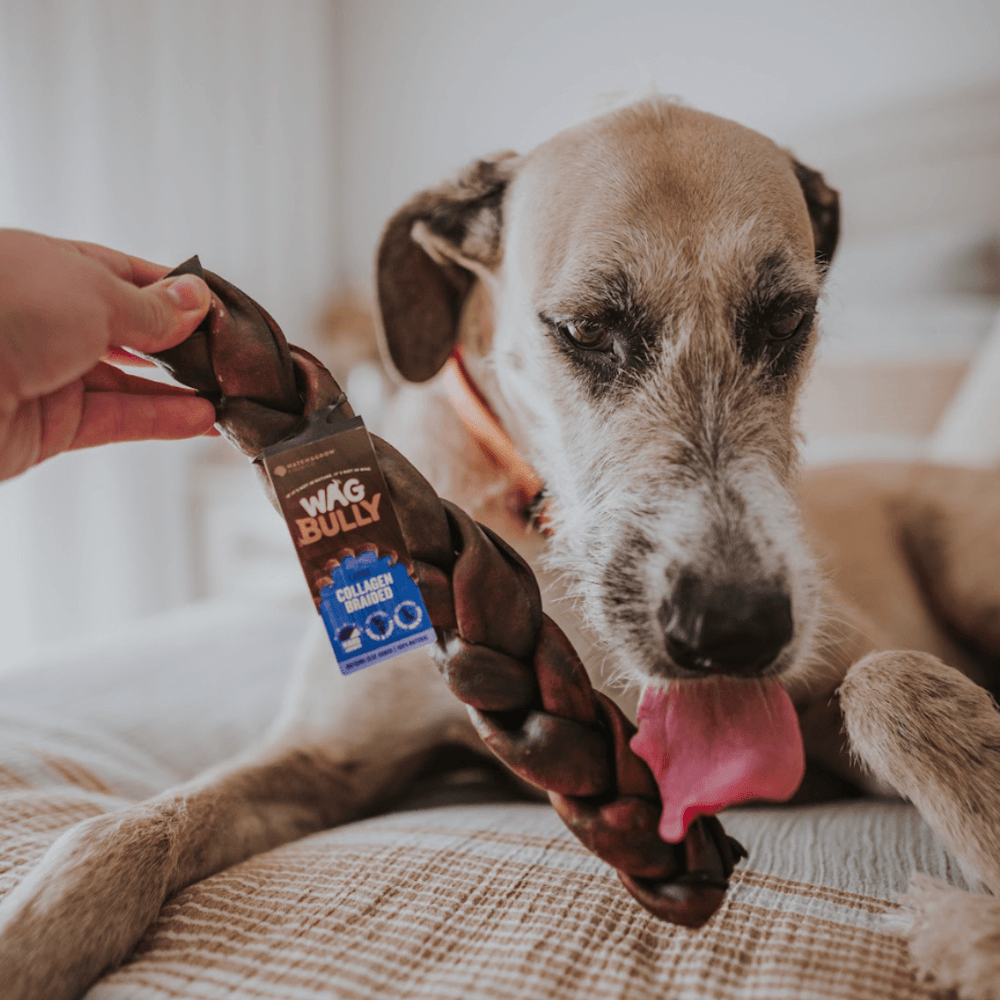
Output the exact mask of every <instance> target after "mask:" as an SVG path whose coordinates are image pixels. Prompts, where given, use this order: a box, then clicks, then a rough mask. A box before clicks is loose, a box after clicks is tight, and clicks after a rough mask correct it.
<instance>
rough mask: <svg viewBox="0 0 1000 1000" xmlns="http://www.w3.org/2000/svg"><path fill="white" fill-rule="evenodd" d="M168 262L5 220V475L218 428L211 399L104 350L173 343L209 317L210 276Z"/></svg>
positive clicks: (0, 420) (0, 430) (0, 247)
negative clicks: (130, 370)
mask: <svg viewBox="0 0 1000 1000" xmlns="http://www.w3.org/2000/svg"><path fill="white" fill-rule="evenodd" d="M168 271H169V268H166V267H161V266H160V265H158V264H151V263H149V262H148V261H144V260H140V259H139V258H137V257H129V256H127V255H126V254H122V253H118V252H117V251H115V250H109V249H107V248H105V247H101V246H97V245H95V244H92V243H75V242H71V241H68V240H59V239H54V238H52V237H48V236H41V235H39V234H37V233H29V232H24V231H21V230H11V229H6V230H0V479H7V478H10V477H11V476H16V475H18V474H19V473H21V472H23V471H24V470H25V469H28V468H30V467H31V466H33V465H37V464H38V463H39V462H42V461H44V460H45V459H47V458H51V457H52V456H53V455H57V454H59V453H60V452H62V451H67V450H69V449H73V448H89V447H92V446H94V445H99V444H109V443H111V442H113V441H139V440H144V439H151V438H159V439H170V438H184V437H194V436H196V435H198V434H204V433H205V432H207V431H209V430H210V428H211V427H212V424H213V422H214V420H215V409H214V407H213V406H212V404H211V403H210V402H208V400H205V399H201V398H199V397H198V396H196V395H195V394H194V393H193V392H191V391H190V390H188V389H181V388H179V387H175V386H169V385H163V384H162V383H159V382H151V381H149V380H148V379H143V378H139V377H138V376H135V375H129V374H126V373H125V372H123V371H121V370H120V369H119V368H116V367H115V366H114V365H112V364H108V363H107V360H102V359H113V360H117V361H121V360H128V359H129V358H130V357H131V356H130V355H128V354H127V352H126V351H125V350H123V348H133V349H135V350H137V351H142V352H145V353H153V352H155V351H162V350H165V349H166V348H168V347H173V346H174V345H175V344H179V343H180V342H181V341H182V340H184V339H185V338H187V337H188V336H190V334H191V333H192V332H193V331H194V329H195V327H196V326H197V325H198V324H199V323H200V322H201V320H202V318H203V317H204V316H205V313H206V312H207V311H208V307H209V303H210V301H211V292H210V291H209V289H208V286H207V285H206V284H205V283H204V281H202V280H201V279H200V278H197V277H195V276H194V275H182V276H179V277H176V278H170V279H168V280H166V281H163V280H161V279H162V278H163V276H164V275H165V274H166V273H167V272H168ZM131 360H132V361H136V360H138V359H134V358H131Z"/></svg>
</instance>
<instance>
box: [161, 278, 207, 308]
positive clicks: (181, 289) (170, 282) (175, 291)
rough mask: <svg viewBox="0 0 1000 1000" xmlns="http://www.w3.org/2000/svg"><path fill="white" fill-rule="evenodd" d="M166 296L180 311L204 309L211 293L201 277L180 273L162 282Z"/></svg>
mask: <svg viewBox="0 0 1000 1000" xmlns="http://www.w3.org/2000/svg"><path fill="white" fill-rule="evenodd" d="M163 288H164V290H165V291H166V294H167V298H169V299H170V300H171V301H172V302H173V304H174V305H175V306H176V308H177V309H179V310H180V311H181V312H195V311H204V309H205V306H206V305H207V304H208V297H209V295H210V294H211V293H210V292H209V290H208V286H207V285H206V284H205V282H204V281H202V280H201V278H198V277H196V276H195V275H193V274H180V275H178V276H177V277H176V278H167V280H166V281H164V282H163Z"/></svg>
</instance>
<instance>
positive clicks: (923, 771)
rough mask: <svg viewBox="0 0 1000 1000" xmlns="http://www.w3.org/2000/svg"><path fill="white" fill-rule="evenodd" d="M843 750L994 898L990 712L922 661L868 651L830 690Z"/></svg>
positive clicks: (999, 791)
mask: <svg viewBox="0 0 1000 1000" xmlns="http://www.w3.org/2000/svg"><path fill="white" fill-rule="evenodd" d="M840 701H841V707H842V709H843V711H844V719H845V722H846V725H847V733H848V736H849V737H850V741H851V748H852V750H853V751H854V752H855V753H856V754H857V755H858V756H859V757H860V758H861V760H862V761H863V763H864V764H865V765H866V766H867V767H868V768H870V769H871V770H872V771H873V772H874V773H875V775H876V776H877V777H878V778H880V779H882V780H883V781H885V782H887V783H888V784H890V785H891V786H892V787H893V788H895V789H897V790H898V791H899V792H900V793H901V794H902V795H905V796H906V797H907V798H908V799H910V801H911V802H913V803H914V805H916V806H917V808H918V809H919V810H920V812H921V814H922V815H923V816H924V818H925V819H926V820H927V822H928V823H929V824H930V825H931V827H932V828H933V829H934V831H935V833H937V834H938V836H939V837H940V838H941V840H942V841H943V842H944V844H945V845H946V846H947V847H948V849H949V850H950V851H952V853H954V854H955V855H956V856H957V857H959V858H961V859H962V861H963V862H964V863H965V864H966V865H967V866H968V867H969V868H970V869H971V870H972V871H973V872H975V874H976V875H977V876H978V877H979V878H980V879H982V880H983V882H985V883H986V885H987V886H989V888H990V890H991V891H992V892H994V893H997V894H1000V712H998V711H997V708H996V705H995V704H994V702H993V699H992V698H991V697H990V695H989V694H988V693H987V692H986V691H985V690H983V689H982V688H980V687H978V686H977V685H976V684H974V683H973V682H972V681H970V680H969V679H968V678H967V677H965V676H964V675H963V674H961V673H960V672H959V671H957V670H955V669H953V668H952V667H949V666H947V665H946V664H944V663H942V662H941V661H940V660H939V659H937V658H936V657H934V656H931V655H929V654H927V653H914V652H888V653H873V654H871V655H869V656H866V657H865V658H864V659H862V660H859V661H858V662H857V663H856V664H854V666H852V667H851V669H850V670H849V671H848V673H847V677H846V679H845V681H844V683H843V685H841V688H840Z"/></svg>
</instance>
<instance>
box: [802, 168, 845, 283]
mask: <svg viewBox="0 0 1000 1000" xmlns="http://www.w3.org/2000/svg"><path fill="white" fill-rule="evenodd" d="M792 167H793V168H794V169H795V176H796V177H798V179H799V184H800V185H801V186H802V193H803V194H804V195H805V197H806V207H807V208H808V209H809V218H810V219H812V227H813V242H814V243H815V245H816V262H817V263H818V264H822V265H823V266H824V267H826V266H827V265H829V263H830V261H832V260H833V251H834V250H836V249H837V240H838V239H839V238H840V196H839V195H838V194H837V192H836V191H834V190H833V188H832V187H829V186H828V185H827V183H826V181H824V180H823V175H822V174H821V173H820V172H819V171H818V170H813V169H812V168H811V167H807V166H805V164H802V163H799V161H798V160H796V159H795V158H794V157H792Z"/></svg>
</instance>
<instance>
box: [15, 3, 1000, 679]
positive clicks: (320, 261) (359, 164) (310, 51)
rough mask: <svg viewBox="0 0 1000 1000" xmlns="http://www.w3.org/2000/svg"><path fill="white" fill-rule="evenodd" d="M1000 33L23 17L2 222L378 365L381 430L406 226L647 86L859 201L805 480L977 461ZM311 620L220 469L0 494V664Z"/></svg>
mask: <svg viewBox="0 0 1000 1000" xmlns="http://www.w3.org/2000/svg"><path fill="white" fill-rule="evenodd" d="M998 38H1000V5H998V4H994V3H982V2H978V0H948V2H944V0H942V2H928V0H881V2H878V3H872V2H861V0H857V2H853V0H841V2H840V3H837V4H822V5H821V4H808V3H802V2H801V0H758V2H756V3H754V4H746V3H743V2H737V0H724V2H717V3H712V2H705V0H702V2H698V3H693V2H668V0H617V2H614V3H603V2H581V0H576V2H569V0H534V2H528V0H507V2H506V3H503V4H497V3H491V2H485V0H482V2H481V0H340V2H336V0H327V2H320V0H283V2H281V3H277V2H270V3H269V2H263V0H0V225H2V226H16V227H23V228H29V229H35V230H39V231H42V232H46V233H50V234H53V235H57V236H64V237H71V238H75V239H85V240H91V241H96V242H99V243H104V244H107V245H110V246H113V247H116V248H118V249H121V250H125V251H127V252H129V253H133V254H137V255H140V256H143V257H146V258H149V259H152V260H156V261H159V262H162V263H167V264H176V263H179V262H180V261H182V260H184V259H186V258H187V257H188V256H190V255H191V254H192V253H198V254H200V255H201V258H202V262H203V263H204V264H205V266H206V267H208V268H210V269H211V270H214V271H217V272H218V273H220V274H222V275H224V276H225V277H226V278H228V279H229V280H231V281H233V282H234V283H236V284H237V285H239V286H241V287H242V288H244V289H245V290H246V291H247V292H249V293H250V294H251V295H252V296H254V297H255V298H256V299H258V300H259V301H260V302H261V303H262V304H264V305H265V306H266V307H267V309H268V310H269V311H270V312H271V313H272V314H273V315H274V316H275V317H276V318H277V319H278V321H279V322H280V323H281V325H282V326H283V328H284V330H285V332H286V334H287V335H288V337H289V339H290V340H292V341H293V342H297V343H300V344H303V345H304V346H307V347H309V348H310V349H313V350H315V351H316V352H317V353H318V354H320V356H323V357H325V358H326V359H327V360H328V361H330V363H331V364H332V366H333V367H334V369H335V371H336V373H337V374H338V376H343V377H344V378H347V376H348V375H349V374H350V370H351V369H352V368H354V375H353V379H354V381H353V384H352V385H351V386H349V389H350V391H351V392H352V395H353V394H360V396H361V398H362V406H361V407H360V408H361V409H362V410H363V411H364V410H365V409H366V408H367V409H368V412H367V413H366V415H367V416H368V417H369V418H370V419H369V423H371V424H375V425H377V405H376V403H377V400H378V394H379V392H381V391H384V386H383V385H382V383H381V382H380V381H379V374H378V370H377V368H375V367H372V364H371V361H370V340H369V339H366V338H368V337H370V320H369V318H368V315H367V309H368V303H369V285H370V270H371V260H372V255H373V250H374V245H375V242H376V240H377V238H378V233H379V230H380V227H381V225H382V223H383V222H384V221H385V219H386V218H387V217H388V216H389V215H390V214H391V212H392V211H393V210H394V209H395V208H396V207H397V206H398V205H399V204H401V203H402V202H403V201H404V200H405V199H406V198H407V197H408V196H409V195H410V194H411V193H413V192H414V191H415V190H417V189H419V188H421V187H423V186H426V185H429V184H432V183H435V182H437V181H438V180H440V179H441V178H442V177H444V176H446V175H448V174H450V173H452V172H453V171H454V170H456V169H457V168H458V167H460V166H462V165H463V164H465V163H466V162H468V161H469V160H471V159H473V158H475V157H477V156H480V155H483V154H486V153H489V152H493V151H497V150H501V149H508V148H509V149H517V150H525V149H528V148H530V147H531V146H533V145H535V144H536V143H538V142H540V141H542V140H544V139H546V138H547V137H549V136H550V135H551V134H552V133H554V132H555V131H557V130H559V129H561V128H563V127H566V126H568V125H571V124H574V123H576V122H578V121H580V120H582V119H584V118H587V117H589V116H591V115H593V114H594V113H597V112H600V111H602V110H604V109H606V108H608V107H610V106H613V105H614V104H615V103H619V102H621V101H622V100H624V99H628V98H629V97H637V96H642V95H644V94H647V93H649V92H651V91H654V90H655V91H658V92H659V93H662V94H665V95H669V96H673V97H676V98H678V99H680V100H682V101H684V102H686V103H688V104H691V105H693V106H696V107H699V108H702V109H704V110H707V111H712V112H714V113H716V114H719V115H722V116H725V117H729V118H734V119H737V120H739V121H741V122H742V123H744V124H746V125H749V126H751V127H753V128H756V129H759V130H760V131H762V132H765V133H767V134H768V135H770V136H772V137H773V138H775V139H776V140H777V141H779V142H780V143H782V144H784V145H787V146H789V147H791V148H793V149H794V150H795V152H796V154H797V155H798V156H799V158H800V159H802V160H803V161H804V162H806V163H808V164H809V165H811V166H813V167H815V168H817V169H820V170H822V171H823V172H824V174H825V175H826V177H827V179H828V181H829V182H830V183H831V184H833V185H834V186H835V187H837V188H839V189H840V191H841V195H842V203H843V205H844V239H843V243H842V247H841V250H840V252H839V256H838V259H837V261H836V262H835V264H834V267H833V270H832V273H831V276H830V281H829V292H828V298H827V302H826V308H825V333H824V340H823V347H822V352H821V356H820V359H819V364H818V365H817V370H816V374H815V376H814V379H813V382H812V384H811V386H810V388H809V393H808V395H807V398H806V400H805V401H804V406H803V423H804V428H805V431H806V434H807V441H806V455H807V458H808V459H809V460H810V461H813V462H824V461H831V460H835V459H839V458H844V457H853V456H870V455H880V456H882V455H888V456H910V455H915V454H922V453H931V454H943V455H946V456H949V457H955V456H957V457H959V458H964V459H966V460H970V461H974V460H977V459H979V458H981V457H982V453H983V449H984V448H985V449H987V450H988V448H989V447H992V445H990V442H989V441H987V442H986V443H985V444H984V443H983V441H982V440H981V435H979V433H978V429H979V428H980V425H982V424H983V422H984V420H986V418H984V416H983V414H984V413H988V405H987V406H986V410H984V405H986V404H984V398H986V397H990V398H991V397H992V396H993V395H995V394H996V395H1000V393H994V392H993V388H994V386H995V385H996V384H997V379H1000V356H998V351H997V349H996V344H995V341H996V338H995V337H994V338H993V339H991V329H992V328H993V324H994V317H995V314H996V311H997V308H998V305H1000V45H998V44H997V39H998ZM991 358H992V360H991ZM358 363H360V364H358ZM356 364H358V366H357V367H356V368H355V365H356ZM364 400H367V401H368V403H367V407H366V405H365V403H364ZM993 414H994V416H996V417H997V418H998V421H996V422H1000V411H997V410H994V411H993ZM986 422H988V421H986ZM996 433H997V432H996V431H993V434H994V435H995V434H996ZM987 436H988V435H987ZM990 440H991V441H992V439H990ZM963 448H964V449H965V451H964V453H963ZM293 604H301V605H302V606H303V607H304V608H306V609H307V610H308V606H309V602H308V597H307V596H306V591H305V586H304V583H303V582H302V580H301V577H300V570H299V568H298V563H297V560H296V558H295V555H294V552H293V550H292V548H291V545H290V543H289V541H288V540H287V537H286V535H285V529H284V526H283V525H282V523H281V522H280V521H279V520H278V518H277V516H276V515H274V514H273V512H272V511H271V510H270V508H269V507H268V506H267V504H266V502H265V501H264V500H263V496H262V494H261V493H260V491H259V488H258V486H257V484H256V481H255V479H254V477H253V476H252V474H251V472H250V470H249V468H248V467H247V466H246V464H245V462H244V461H243V460H242V459H241V458H240V457H238V456H236V455H234V454H233V453H231V452H230V450H229V449H228V447H227V446H226V445H225V444H224V443H221V442H219V441H212V440H208V439H204V440H198V441H193V442H170V443H149V444H136V445H121V446H114V447H110V448H102V449H95V450H92V451H87V452H80V453H74V454H71V455H65V456H61V457H59V458H56V459H54V460H52V461H50V462H48V463H46V464H45V465H43V466H41V467H39V468H37V469H35V470H33V471H32V472H31V473H29V474H27V475H25V476H23V477H21V478H20V479H18V480H16V481H13V482H10V483H6V484H3V485H0V630H2V635H3V642H2V645H0V670H2V669H4V668H10V667H13V666H16V665H23V664H30V663H33V662H38V661H39V660H41V659H44V658H45V657H46V656H49V655H51V654H52V651H53V650H58V649H65V648H67V645H68V644H69V645H72V646H73V647H74V648H82V647H86V646H87V644H88V643H89V644H93V643H107V642H109V641H115V639H116V637H121V636H129V635H133V634H135V630H136V629H144V630H145V633H144V634H147V635H149V636H152V637H154V639H155V635H156V630H157V629H162V630H164V631H163V634H167V632H168V631H170V630H175V631H176V629H177V628H183V627H185V623H191V622H205V621H209V622H211V621H216V620H223V619H226V620H235V619H238V618H239V617H240V616H248V615H249V616H254V615H258V614H259V613H260V611H261V609H266V608H273V607H276V606H279V605H280V606H286V605H293Z"/></svg>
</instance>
